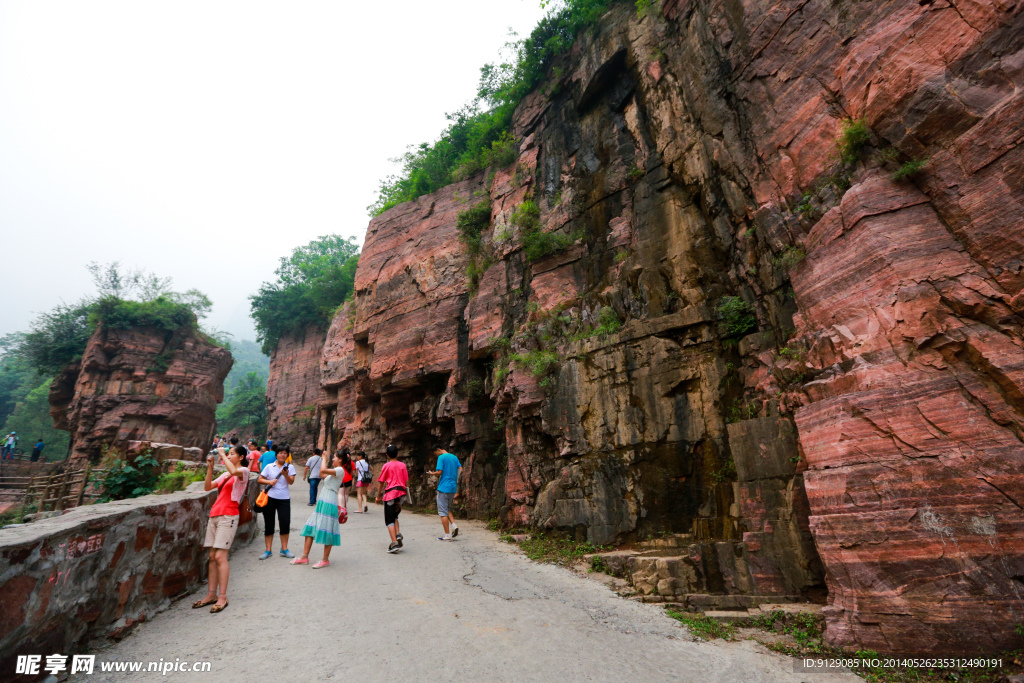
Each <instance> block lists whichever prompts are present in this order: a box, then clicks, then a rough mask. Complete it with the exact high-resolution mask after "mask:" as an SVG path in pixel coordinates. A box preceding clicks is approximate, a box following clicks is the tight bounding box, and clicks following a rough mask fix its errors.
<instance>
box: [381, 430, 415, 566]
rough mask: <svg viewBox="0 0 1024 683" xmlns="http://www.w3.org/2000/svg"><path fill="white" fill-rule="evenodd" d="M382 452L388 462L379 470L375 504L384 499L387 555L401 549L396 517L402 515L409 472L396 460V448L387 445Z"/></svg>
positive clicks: (400, 535)
mask: <svg viewBox="0 0 1024 683" xmlns="http://www.w3.org/2000/svg"><path fill="white" fill-rule="evenodd" d="M384 452H385V453H386V454H387V456H388V461H387V462H386V463H384V466H383V467H382V468H381V469H380V477H379V478H378V479H377V481H378V482H380V486H379V487H378V488H377V502H378V503H379V502H380V501H381V496H382V495H383V497H384V525H385V526H386V527H387V528H388V534H390V535H391V545H389V546H388V552H389V553H397V552H398V549H399V548H401V547H402V531H401V529H400V528H399V526H398V515H400V514H401V513H402V499H403V498H405V495H406V493H408V488H407V487H408V486H409V470H408V468H407V467H406V466H405V463H404V462H399V460H398V447H397V446H391V445H389V446H388V447H387V448H386V449H384Z"/></svg>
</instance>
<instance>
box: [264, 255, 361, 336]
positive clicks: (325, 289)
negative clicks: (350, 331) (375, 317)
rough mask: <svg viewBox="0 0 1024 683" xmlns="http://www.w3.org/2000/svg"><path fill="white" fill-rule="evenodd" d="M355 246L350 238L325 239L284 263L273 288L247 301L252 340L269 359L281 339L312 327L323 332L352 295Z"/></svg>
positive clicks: (270, 285) (267, 286)
mask: <svg viewBox="0 0 1024 683" xmlns="http://www.w3.org/2000/svg"><path fill="white" fill-rule="evenodd" d="M358 263H359V246H358V245H357V244H356V242H355V239H354V238H349V239H344V238H342V237H339V236H337V235H324V236H322V237H318V238H317V239H315V240H313V241H312V242H310V243H309V244H307V245H305V246H302V247H297V248H296V249H294V250H293V251H292V254H291V256H289V257H282V258H281V265H280V266H279V267H278V268H277V270H276V271H274V272H275V274H276V275H277V281H276V282H265V283H263V284H262V285H261V286H260V289H259V291H258V292H257V293H256V294H254V295H252V296H250V297H249V300H250V302H251V308H252V318H253V320H254V321H255V322H256V336H257V339H258V340H259V341H260V342H261V344H262V345H263V352H264V353H266V354H269V353H270V352H271V351H272V350H273V349H274V347H275V346H277V342H278V341H279V340H280V339H281V337H282V336H284V335H286V334H301V333H302V332H304V331H305V330H306V328H307V327H309V326H310V325H314V326H318V327H320V328H326V327H327V326H328V325H329V324H330V322H331V318H332V317H333V316H334V311H335V310H336V309H337V308H338V306H340V305H341V304H342V303H344V302H345V300H346V299H348V297H349V296H350V295H351V294H352V288H353V285H354V283H355V275H356V266H357V264H358Z"/></svg>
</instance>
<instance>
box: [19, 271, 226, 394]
mask: <svg viewBox="0 0 1024 683" xmlns="http://www.w3.org/2000/svg"><path fill="white" fill-rule="evenodd" d="M88 269H89V271H90V272H91V273H92V279H93V283H94V284H95V286H96V290H97V296H94V297H84V298H82V299H81V300H80V301H79V302H78V303H76V304H70V305H69V304H63V303H62V304H59V305H57V306H54V307H53V308H52V309H51V310H50V311H47V312H45V313H42V314H40V315H39V317H37V318H36V319H35V321H34V322H33V323H32V327H31V329H30V330H29V331H28V332H26V333H25V334H24V335H23V336H22V337H21V338H20V339H19V340H18V343H17V344H15V345H14V346H13V347H12V348H11V349H10V352H11V353H14V354H17V355H20V356H21V357H23V358H25V359H26V361H27V362H28V364H29V365H30V366H31V367H33V368H35V370H36V371H37V372H38V373H39V374H40V375H49V376H53V375H56V374H57V373H58V372H60V371H61V370H62V369H64V367H65V366H67V365H68V363H71V362H73V361H75V360H77V359H78V358H80V357H81V356H82V353H83V352H84V351H85V346H86V344H87V343H88V341H89V337H90V336H92V333H93V330H95V329H96V325H98V324H99V323H103V324H105V325H107V326H109V327H111V328H115V329H132V328H135V327H157V328H159V329H161V330H164V331H167V332H173V331H174V330H178V329H182V328H187V329H190V330H196V329H198V328H199V325H198V321H199V320H200V319H202V318H204V317H205V316H206V315H207V314H208V313H209V312H210V308H211V306H212V304H211V302H210V299H209V298H208V297H207V296H206V295H205V294H203V293H202V292H200V291H198V290H196V289H190V290H188V291H185V292H175V291H173V290H171V289H170V287H171V279H170V278H159V277H157V276H156V275H153V274H152V273H147V272H145V271H142V270H138V269H135V270H130V269H126V268H123V267H122V266H121V265H120V264H119V263H118V262H116V261H114V262H112V263H108V264H106V265H102V266H101V265H99V264H96V263H91V264H89V266H88Z"/></svg>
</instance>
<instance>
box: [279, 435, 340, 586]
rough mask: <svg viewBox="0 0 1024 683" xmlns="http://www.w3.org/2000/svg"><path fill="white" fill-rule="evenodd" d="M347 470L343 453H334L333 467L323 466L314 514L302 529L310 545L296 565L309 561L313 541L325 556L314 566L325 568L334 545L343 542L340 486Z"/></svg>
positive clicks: (306, 547)
mask: <svg viewBox="0 0 1024 683" xmlns="http://www.w3.org/2000/svg"><path fill="white" fill-rule="evenodd" d="M343 474H344V470H343V469H342V467H341V455H340V452H339V453H335V454H334V458H333V460H332V461H331V467H321V468H320V493H319V494H318V495H317V498H316V507H315V508H313V514H311V515H310V516H309V519H307V520H306V526H304V527H302V531H301V532H300V533H301V535H302V536H305V537H306V545H305V548H303V550H302V557H296V558H295V559H294V560H292V564H309V551H310V550H311V549H312V548H313V543H314V542H316V543H320V544H321V545H323V547H324V559H322V560H320V561H319V562H317V563H316V564H314V565H313V569H321V568H323V567H327V566H329V565H330V564H331V563H330V561H329V560H328V558H329V557H330V555H331V547H332V546H336V545H338V544H340V543H341V536H340V534H339V532H340V531H341V524H339V523H338V487H339V486H340V485H341V480H342V475H343Z"/></svg>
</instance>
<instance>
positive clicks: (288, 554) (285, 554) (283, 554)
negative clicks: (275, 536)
mask: <svg viewBox="0 0 1024 683" xmlns="http://www.w3.org/2000/svg"><path fill="white" fill-rule="evenodd" d="M281 557H287V558H289V559H291V558H293V557H295V553H293V552H292V551H291V550H282V551H281Z"/></svg>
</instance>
